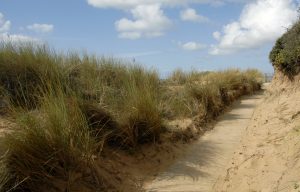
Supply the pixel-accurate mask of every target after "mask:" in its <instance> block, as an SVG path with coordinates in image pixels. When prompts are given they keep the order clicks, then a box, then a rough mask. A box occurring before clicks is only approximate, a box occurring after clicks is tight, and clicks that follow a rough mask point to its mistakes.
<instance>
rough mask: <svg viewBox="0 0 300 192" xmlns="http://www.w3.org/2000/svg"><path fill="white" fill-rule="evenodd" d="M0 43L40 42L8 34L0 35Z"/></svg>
mask: <svg viewBox="0 0 300 192" xmlns="http://www.w3.org/2000/svg"><path fill="white" fill-rule="evenodd" d="M0 42H13V43H21V42H35V43H39V42H41V41H40V40H39V39H36V38H33V37H29V36H26V35H21V34H8V33H0Z"/></svg>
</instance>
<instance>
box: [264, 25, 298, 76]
mask: <svg viewBox="0 0 300 192" xmlns="http://www.w3.org/2000/svg"><path fill="white" fill-rule="evenodd" d="M269 58H270V61H271V62H272V64H273V66H274V67H275V68H276V69H278V70H280V71H282V72H283V73H284V74H286V75H287V76H289V77H293V76H294V75H296V74H298V73H299V72H300V21H298V22H297V23H295V24H294V26H293V27H292V28H291V29H288V31H287V32H286V33H285V34H283V35H282V36H281V37H280V38H279V39H278V40H277V41H276V44H275V46H274V47H273V49H272V51H271V52H270V55H269Z"/></svg>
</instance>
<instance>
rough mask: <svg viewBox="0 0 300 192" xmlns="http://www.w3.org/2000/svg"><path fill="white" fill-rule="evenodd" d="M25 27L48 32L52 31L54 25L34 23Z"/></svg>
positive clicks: (37, 31) (39, 31) (38, 31)
mask: <svg viewBox="0 0 300 192" xmlns="http://www.w3.org/2000/svg"><path fill="white" fill-rule="evenodd" d="M26 28H27V29H29V30H31V31H34V32H36V33H49V32H52V31H53V29H54V26H53V25H49V24H38V23H34V24H32V25H28V26H27V27H26Z"/></svg>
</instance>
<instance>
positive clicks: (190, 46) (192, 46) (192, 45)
mask: <svg viewBox="0 0 300 192" xmlns="http://www.w3.org/2000/svg"><path fill="white" fill-rule="evenodd" d="M178 44H179V46H180V47H181V48H182V49H184V50H186V51H196V50H200V49H204V48H206V45H204V44H201V43H197V42H193V41H191V42H187V43H181V42H179V43H178Z"/></svg>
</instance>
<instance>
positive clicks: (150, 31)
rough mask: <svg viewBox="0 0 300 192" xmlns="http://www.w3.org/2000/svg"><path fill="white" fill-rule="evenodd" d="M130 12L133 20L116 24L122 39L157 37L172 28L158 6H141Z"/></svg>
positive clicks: (124, 20)
mask: <svg viewBox="0 0 300 192" xmlns="http://www.w3.org/2000/svg"><path fill="white" fill-rule="evenodd" d="M130 12H131V14H132V16H133V20H130V19H127V18H122V19H120V20H119V21H116V23H115V26H116V29H117V31H118V32H119V33H120V34H119V37H120V38H127V39H138V38H141V37H157V36H161V35H163V34H164V32H165V30H167V29H168V28H169V27H170V26H171V21H170V20H169V19H168V18H167V17H166V16H165V15H164V13H163V11H162V10H161V8H160V5H158V4H155V5H139V6H137V7H136V8H134V9H132V10H131V11H130Z"/></svg>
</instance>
